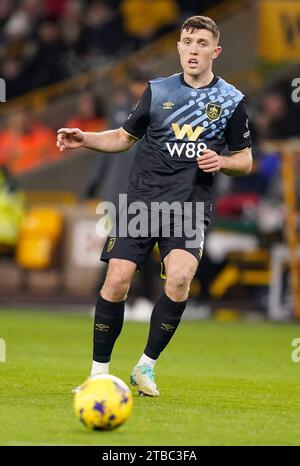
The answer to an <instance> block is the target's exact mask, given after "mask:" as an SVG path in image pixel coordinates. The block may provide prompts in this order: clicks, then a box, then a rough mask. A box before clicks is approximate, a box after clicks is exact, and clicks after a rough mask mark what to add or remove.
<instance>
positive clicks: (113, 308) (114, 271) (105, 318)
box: [91, 259, 136, 375]
mask: <svg viewBox="0 0 300 466" xmlns="http://www.w3.org/2000/svg"><path fill="white" fill-rule="evenodd" d="M135 270H136V264H135V263H134V262H131V261H129V260H124V259H110V260H109V264H108V270H107V274H106V278H105V281H104V284H103V286H102V289H101V291H100V293H99V296H98V299H97V303H96V310H95V319H94V348H93V365H92V372H91V375H94V374H97V373H108V365H109V361H110V358H111V353H112V350H113V347H114V344H115V342H116V339H117V338H118V336H119V335H120V333H121V330H122V326H123V321H124V305H125V299H126V297H127V293H128V290H129V287H130V284H131V280H132V277H133V274H134V272H135Z"/></svg>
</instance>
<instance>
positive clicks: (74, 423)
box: [0, 310, 300, 446]
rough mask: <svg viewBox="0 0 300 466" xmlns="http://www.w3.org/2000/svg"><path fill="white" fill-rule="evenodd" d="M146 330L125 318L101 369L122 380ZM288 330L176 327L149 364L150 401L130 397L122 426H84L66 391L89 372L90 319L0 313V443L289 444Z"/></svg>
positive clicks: (296, 395) (298, 382) (293, 371)
mask: <svg viewBox="0 0 300 466" xmlns="http://www.w3.org/2000/svg"><path fill="white" fill-rule="evenodd" d="M147 332H148V326H147V325H146V324H141V323H129V322H125V325H124V328H123V332H122V335H121V337H120V338H119V340H118V342H117V344H116V346H115V350H114V354H113V359H112V362H111V373H112V374H114V375H116V376H118V377H120V378H122V379H123V380H124V381H125V382H127V383H128V376H129V373H130V371H131V369H132V367H133V365H134V364H135V363H136V360H137V358H138V357H139V356H140V354H141V352H142V350H143V348H144V344H145V340H146V337H147ZM296 337H300V327H299V326H298V325H291V324H270V323H243V322H235V323H233V322H231V323H220V322H214V321H207V322H196V323H195V322H183V323H182V324H181V326H180V328H179V329H178V331H177V334H176V335H175V337H174V339H173V340H172V341H171V343H170V345H169V347H168V348H167V350H166V351H165V352H164V353H163V354H162V355H161V358H160V360H159V362H158V363H157V366H156V381H157V384H158V387H159V389H160V392H161V396H160V397H159V398H155V399H153V398H140V397H138V395H137V393H136V391H134V407H133V412H132V415H131V417H130V418H129V420H128V421H127V422H126V423H125V424H124V425H123V426H121V427H120V428H119V429H116V430H115V431H111V432H93V431H89V430H87V429H86V428H85V427H84V426H83V425H82V424H81V423H80V422H79V421H78V420H77V419H76V418H75V416H74V414H73V409H72V395H71V394H70V390H71V388H72V387H73V386H76V385H78V384H80V383H81V382H82V381H83V380H84V379H85V378H86V376H87V375H88V372H89V370H90V355H91V344H92V340H91V338H92V319H91V317H89V316H87V315H84V314H75V313H59V312H57V313H54V312H28V311H25V310H24V311H21V310H19V311H8V310H6V311H0V338H3V339H5V341H6V345H7V362H6V363H0V380H1V383H0V444H1V445H109V446H111V445H156V446H159V445H183V446H186V445H299V444H300V363H299V364H296V363H293V362H292V360H291V352H292V347H291V341H292V340H293V339H294V338H296Z"/></svg>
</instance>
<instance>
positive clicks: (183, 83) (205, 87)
mask: <svg viewBox="0 0 300 466" xmlns="http://www.w3.org/2000/svg"><path fill="white" fill-rule="evenodd" d="M218 80H219V76H217V75H215V74H214V77H213V79H212V80H211V82H210V83H209V84H207V85H206V86H202V87H193V86H190V85H189V84H188V83H187V82H185V80H184V77H183V73H180V81H181V84H182V85H183V86H186V87H190V88H191V89H195V90H197V89H207V88H209V87H213V86H214V85H215V84H216V82H217V81H218Z"/></svg>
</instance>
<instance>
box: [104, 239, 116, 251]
mask: <svg viewBox="0 0 300 466" xmlns="http://www.w3.org/2000/svg"><path fill="white" fill-rule="evenodd" d="M115 242H116V238H109V241H108V244H107V248H106V251H107V252H110V251H111V250H112V248H113V247H114V245H115Z"/></svg>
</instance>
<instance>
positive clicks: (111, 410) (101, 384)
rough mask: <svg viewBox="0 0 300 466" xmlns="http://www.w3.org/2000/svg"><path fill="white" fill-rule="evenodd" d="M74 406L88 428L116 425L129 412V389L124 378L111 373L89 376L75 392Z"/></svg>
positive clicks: (108, 427) (126, 416)
mask: <svg viewBox="0 0 300 466" xmlns="http://www.w3.org/2000/svg"><path fill="white" fill-rule="evenodd" d="M74 410H75V414H76V416H77V417H78V418H79V419H80V421H81V422H82V423H83V424H84V425H85V426H86V427H88V428H89V429H93V430H111V429H115V428H116V427H118V426H120V425H121V424H123V423H124V422H125V421H126V420H127V419H128V417H129V416H130V413H131V411H132V393H131V391H130V389H129V387H128V386H127V385H126V384H125V383H124V382H123V380H121V379H119V378H118V377H115V376H114V375H95V376H91V377H89V378H88V379H87V380H86V381H85V382H84V383H83V384H82V385H81V387H80V390H79V391H78V392H77V393H76V394H75V397H74Z"/></svg>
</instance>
